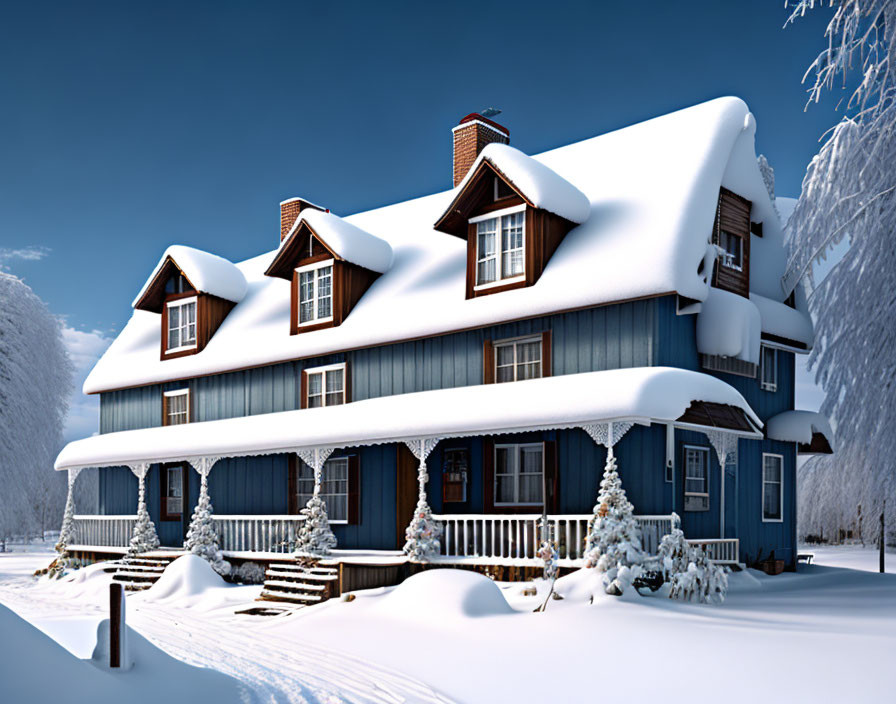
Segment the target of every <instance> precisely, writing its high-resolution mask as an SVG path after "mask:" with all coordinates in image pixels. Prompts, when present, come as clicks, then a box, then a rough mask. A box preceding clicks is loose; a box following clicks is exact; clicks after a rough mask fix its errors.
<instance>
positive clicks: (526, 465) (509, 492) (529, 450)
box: [494, 442, 544, 506]
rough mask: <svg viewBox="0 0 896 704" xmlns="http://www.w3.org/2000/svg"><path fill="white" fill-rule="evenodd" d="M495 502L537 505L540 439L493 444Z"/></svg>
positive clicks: (541, 487) (541, 463) (541, 474)
mask: <svg viewBox="0 0 896 704" xmlns="http://www.w3.org/2000/svg"><path fill="white" fill-rule="evenodd" d="M494 490H495V494H494V496H495V506H541V505H542V503H543V501H544V443H540V442H538V443H525V444H513V445H495V487H494Z"/></svg>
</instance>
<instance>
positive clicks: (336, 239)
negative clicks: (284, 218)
mask: <svg viewBox="0 0 896 704" xmlns="http://www.w3.org/2000/svg"><path fill="white" fill-rule="evenodd" d="M303 221H304V222H307V223H308V225H309V226H310V227H311V229H312V230H314V231H315V232H316V233H317V234H318V236H319V237H320V238H321V239H323V241H324V242H326V244H327V246H328V247H329V248H330V249H331V250H333V253H334V254H336V255H338V256H339V257H342V259H345V261H347V262H351V263H352V264H357V265H358V266H362V267H364V268H365V269H369V270H370V271H375V272H377V273H380V274H384V273H385V272H387V271H388V270H389V267H390V266H392V247H390V246H389V243H388V242H386V241H384V240H381V239H380V238H379V237H375V236H374V235H371V234H370V233H369V232H365V231H364V230H362V229H361V228H360V227H358V226H357V225H352V224H351V223H350V222H348V221H347V220H343V219H342V218H341V217H339V216H338V215H334V214H333V213H328V212H324V211H323V210H315V209H314V208H307V209H306V210H303V211H302V213H301V215H299V217H298V218H297V219H296V222H295V224H294V225H293V226H292V229H291V230H290V231H289V234H288V235H287V236H286V238H284V240H283V241H284V242H287V241H289V239H290V238H291V237H293V235H295V232H296V230H297V229H298V228H299V226H300V225H301V223H302V222H303ZM280 246H281V248H282V246H283V245H282V244H281V245H280Z"/></svg>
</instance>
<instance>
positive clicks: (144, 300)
mask: <svg viewBox="0 0 896 704" xmlns="http://www.w3.org/2000/svg"><path fill="white" fill-rule="evenodd" d="M177 272H180V273H181V274H183V276H184V278H185V279H186V280H187V283H188V284H189V285H190V286H191V287H192V288H193V289H195V290H196V292H197V293H208V294H211V295H212V296H217V297H218V298H223V299H224V300H225V301H231V302H233V303H239V302H240V301H242V300H243V298H244V297H245V295H246V291H247V290H248V284H247V283H246V277H245V276H243V272H241V271H240V270H239V269H238V268H237V267H236V265H234V264H233V263H232V262H230V261H228V260H226V259H224V257H219V256H218V255H217V254H210V253H209V252H203V251H202V250H201V249H195V248H193V247H185V246H183V245H177V244H176V245H172V246H170V247H169V248H168V249H166V250H165V253H164V254H163V255H162V258H161V259H160V260H159V263H158V264H157V265H156V268H155V269H154V270H153V272H152V275H151V276H150V277H149V279H147V281H146V283H145V284H143V288H142V289H140V293H138V294H137V297H136V298H135V299H134V302H133V304H132V306H133V307H134V308H136V309H138V310H148V311H151V312H153V313H161V311H162V302H163V301H164V298H165V282H166V281H167V280H168V278H169V277H170V276H172V275H173V274H175V273H177Z"/></svg>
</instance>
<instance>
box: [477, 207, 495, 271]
mask: <svg viewBox="0 0 896 704" xmlns="http://www.w3.org/2000/svg"><path fill="white" fill-rule="evenodd" d="M496 228H497V220H485V221H483V222H479V223H477V224H476V233H477V234H476V242H477V255H476V257H477V265H476V283H479V284H488V283H492V282H493V281H495V280H497V278H498V277H497V262H496V252H495V242H496V240H497V237H496V234H497V230H496Z"/></svg>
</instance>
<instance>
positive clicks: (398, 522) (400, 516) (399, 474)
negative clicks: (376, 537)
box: [395, 443, 419, 550]
mask: <svg viewBox="0 0 896 704" xmlns="http://www.w3.org/2000/svg"><path fill="white" fill-rule="evenodd" d="M418 465H419V463H418V462H417V458H416V457H414V455H413V454H411V451H410V450H409V449H408V447H407V445H405V444H404V443H401V444H400V445H398V461H397V463H396V468H395V486H396V501H395V546H396V547H397V548H398V549H399V550H400V549H401V548H403V547H404V543H405V537H404V531H405V529H406V528H407V527H408V524H409V523H410V522H411V518H412V517H413V515H414V507H415V506H416V505H417V491H418V489H417V468H418Z"/></svg>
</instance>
